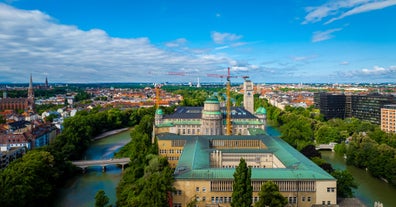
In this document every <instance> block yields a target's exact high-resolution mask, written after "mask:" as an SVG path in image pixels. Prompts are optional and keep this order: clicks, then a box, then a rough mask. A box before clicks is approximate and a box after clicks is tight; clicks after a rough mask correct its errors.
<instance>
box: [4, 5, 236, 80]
mask: <svg viewBox="0 0 396 207" xmlns="http://www.w3.org/2000/svg"><path fill="white" fill-rule="evenodd" d="M219 34H220V33H219ZM220 36H222V35H221V34H220ZM239 38H241V37H240V36H237V35H232V34H226V35H224V34H223V38H222V39H223V41H233V40H237V39H239ZM220 39H221V38H220ZM186 42H187V40H186V39H184V38H180V39H177V40H175V41H172V42H168V43H166V44H165V45H166V46H168V47H177V46H183V45H184V44H186ZM191 51H193V49H191ZM207 51H210V50H207ZM203 52H205V50H202V49H201V50H200V52H186V51H185V50H180V51H178V50H175V51H173V50H171V51H169V50H164V49H161V48H159V47H157V46H155V45H153V44H152V43H150V40H149V39H148V38H147V37H139V38H113V37H111V36H109V35H108V34H107V33H106V32H105V31H103V30H100V29H91V30H89V31H83V30H81V29H79V28H77V27H76V26H70V25H62V24H59V23H57V21H55V20H54V19H52V18H51V17H50V16H48V15H46V14H44V13H42V12H40V11H26V10H20V9H15V8H13V7H11V6H8V5H5V4H1V3H0V71H1V75H0V82H4V81H7V82H27V80H28V76H29V74H30V73H32V74H33V78H34V80H37V81H38V82H40V80H42V82H43V81H44V79H45V75H44V74H45V73H48V79H49V80H50V81H53V82H114V81H117V82H138V81H167V80H166V79H169V78H170V77H166V76H162V77H161V78H163V79H165V80H158V78H159V77H158V76H153V75H150V71H162V72H163V73H166V72H168V71H181V70H182V71H185V70H190V69H191V70H192V69H194V71H195V70H199V71H202V73H206V72H207V73H209V72H211V71H212V70H214V69H218V68H220V67H224V65H228V64H229V63H230V62H232V61H233V59H231V58H229V57H227V56H226V55H224V54H213V53H212V54H204V53H203ZM212 52H213V50H212ZM186 72H188V71H186ZM172 78H173V77H172Z"/></svg>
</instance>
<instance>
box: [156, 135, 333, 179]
mask: <svg viewBox="0 0 396 207" xmlns="http://www.w3.org/2000/svg"><path fill="white" fill-rule="evenodd" d="M158 139H159V140H161V139H164V140H180V139H182V140H187V143H186V144H185V146H184V149H183V153H182V155H181V156H180V159H179V162H178V165H177V167H176V170H175V179H197V180H199V179H230V180H232V179H234V177H233V173H234V171H235V169H233V168H210V160H209V156H210V153H211V152H212V151H214V150H215V149H212V148H210V146H209V141H210V140H225V139H227V140H257V139H259V140H261V141H262V142H263V143H264V144H265V145H266V146H267V147H268V149H224V150H223V149H219V150H220V151H222V152H240V153H253V152H256V153H257V152H259V153H273V154H274V155H275V156H276V157H277V158H278V159H279V160H280V161H281V162H282V163H283V165H285V166H286V168H252V180H268V179H271V180H295V179H305V180H335V179H334V178H333V177H332V176H331V175H330V174H328V173H327V172H326V171H324V170H323V169H322V168H320V167H319V166H317V165H316V164H315V163H313V162H312V161H311V160H309V159H308V158H306V157H305V156H304V155H302V154H301V153H300V152H298V151H297V150H296V149H294V148H293V147H291V146H290V145H289V144H287V143H286V142H285V141H283V140H282V139H280V138H278V137H272V136H268V135H262V134H259V135H252V136H209V135H208V136H197V135H193V136H181V135H175V134H160V135H158Z"/></svg>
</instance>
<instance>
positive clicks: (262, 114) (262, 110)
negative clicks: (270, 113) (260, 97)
mask: <svg viewBox="0 0 396 207" xmlns="http://www.w3.org/2000/svg"><path fill="white" fill-rule="evenodd" d="M255 114H256V116H257V117H258V118H259V119H260V120H261V121H262V122H263V123H264V129H265V127H266V125H267V110H266V109H265V108H264V107H259V108H258V109H257V110H256V112H255Z"/></svg>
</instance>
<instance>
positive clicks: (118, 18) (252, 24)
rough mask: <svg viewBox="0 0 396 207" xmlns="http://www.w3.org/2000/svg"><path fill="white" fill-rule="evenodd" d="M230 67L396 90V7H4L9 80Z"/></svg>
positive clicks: (259, 78)
mask: <svg viewBox="0 0 396 207" xmlns="http://www.w3.org/2000/svg"><path fill="white" fill-rule="evenodd" d="M227 67H230V68H231V73H232V75H234V76H239V77H241V76H244V75H248V76H250V78H251V80H252V81H253V82H256V83H273V82H283V83H291V82H293V83H295V82H303V83H344V82H347V83H356V82H370V83H382V82H395V80H396V0H329V1H322V0H294V1H293V0H283V1H278V0H267V1H262V0H257V1H249V0H247V1H236V0H227V1H226V0H200V1H185V0H184V1H181V0H162V1H154V0H145V1H128V0H112V1H110V0H83V1H81V0H79V1H77V0H3V1H1V0H0V82H11V83H14V82H15V83H24V82H27V81H28V78H29V75H30V73H32V75H33V81H34V82H36V83H39V82H44V80H45V77H46V76H47V77H48V80H49V82H64V83H88V82H164V81H168V82H189V81H192V82H195V81H196V80H197V78H198V77H199V78H200V80H201V82H206V81H224V80H222V79H221V78H213V77H208V76H207V75H208V74H226V70H227ZM170 74H177V75H170ZM232 81H234V82H241V81H242V79H241V78H234V79H233V80H232Z"/></svg>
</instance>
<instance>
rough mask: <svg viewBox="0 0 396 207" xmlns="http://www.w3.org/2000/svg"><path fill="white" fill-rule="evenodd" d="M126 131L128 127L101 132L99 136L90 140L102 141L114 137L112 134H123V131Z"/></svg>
mask: <svg viewBox="0 0 396 207" xmlns="http://www.w3.org/2000/svg"><path fill="white" fill-rule="evenodd" d="M127 130H129V127H126V128H121V129H115V130H111V131H107V132H103V133H102V134H99V135H98V136H96V137H94V138H92V140H93V141H96V140H99V139H103V138H106V137H108V136H111V135H114V134H118V133H120V132H124V131H127Z"/></svg>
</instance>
